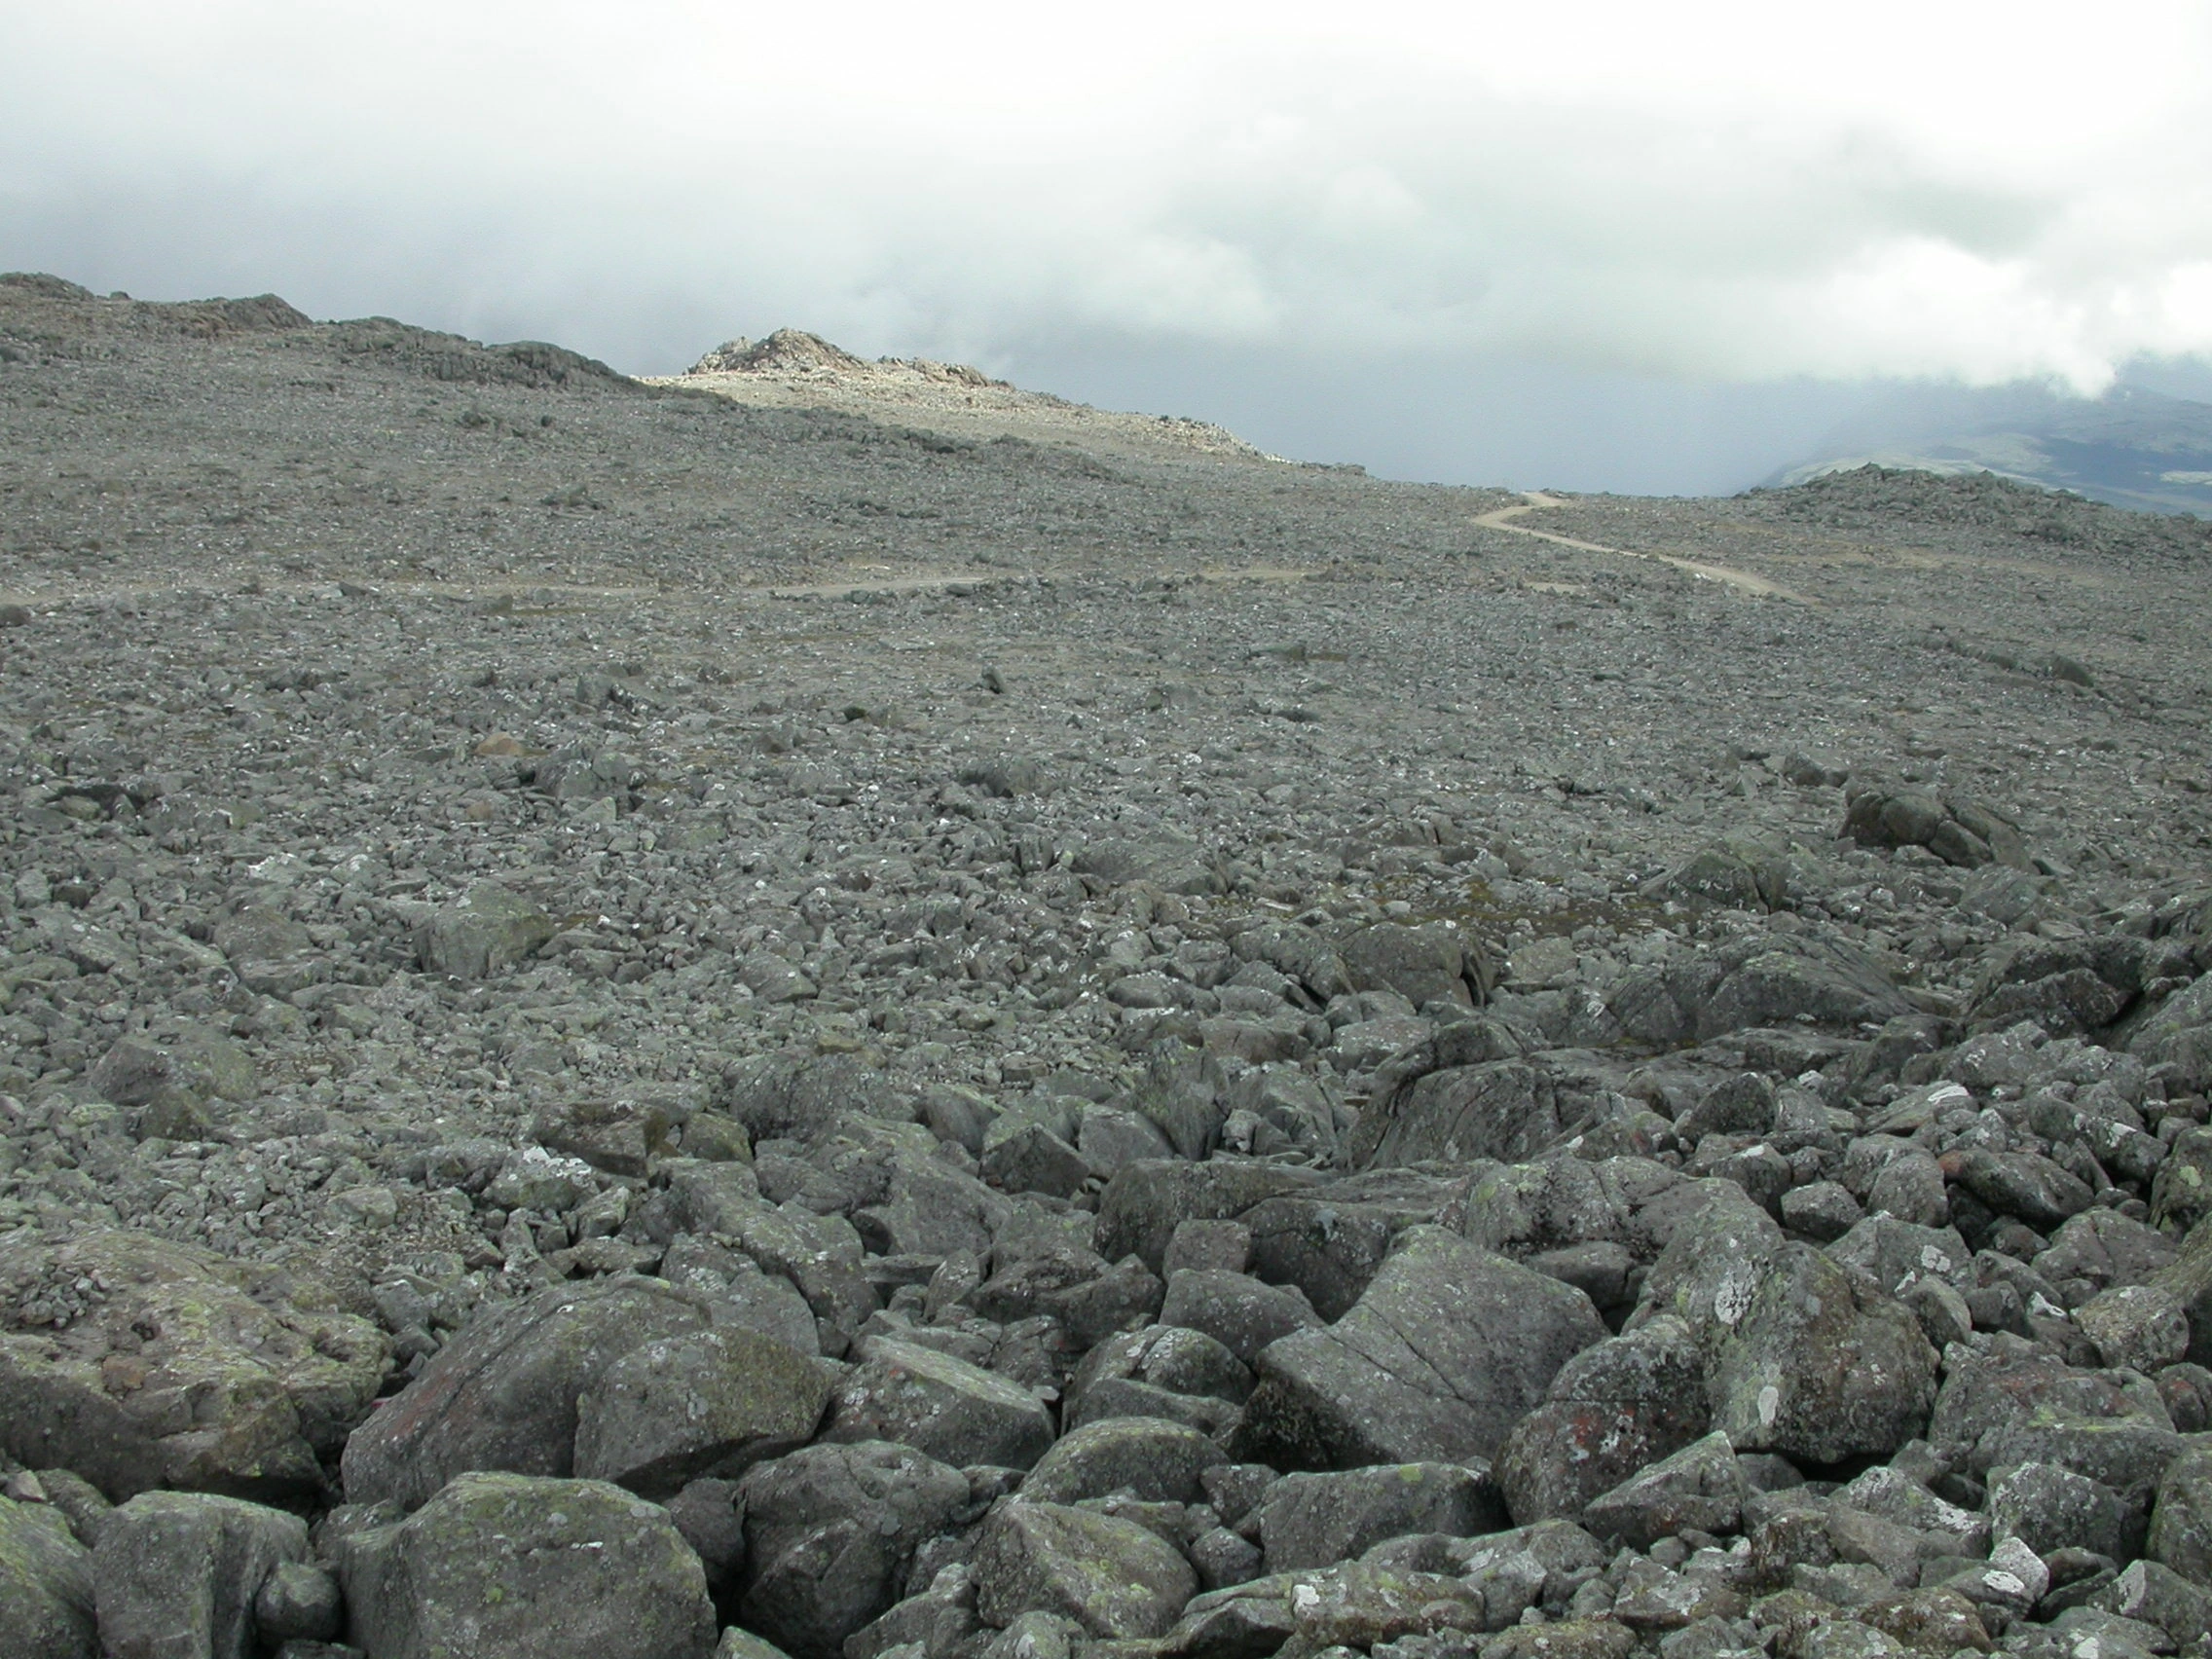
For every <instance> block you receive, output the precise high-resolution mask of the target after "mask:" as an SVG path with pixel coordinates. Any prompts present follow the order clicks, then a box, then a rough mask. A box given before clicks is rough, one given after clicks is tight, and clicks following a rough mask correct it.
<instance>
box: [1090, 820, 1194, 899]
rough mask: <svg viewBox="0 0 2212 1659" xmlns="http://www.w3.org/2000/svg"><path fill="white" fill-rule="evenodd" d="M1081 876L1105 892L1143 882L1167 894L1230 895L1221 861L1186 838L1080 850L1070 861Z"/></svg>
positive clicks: (1109, 842)
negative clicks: (1087, 878)
mask: <svg viewBox="0 0 2212 1659" xmlns="http://www.w3.org/2000/svg"><path fill="white" fill-rule="evenodd" d="M1071 862H1072V864H1073V866H1074V868H1075V872H1076V874H1078V875H1083V876H1088V877H1090V878H1092V879H1093V880H1094V881H1096V882H1097V883H1098V884H1099V886H1100V887H1101V888H1111V887H1122V886H1125V885H1127V884H1128V883H1130V882H1132V881H1141V882H1145V883H1148V884H1150V885H1151V886H1154V887H1157V888H1160V889H1161V891H1162V892H1166V893H1182V894H1190V895H1199V894H1217V893H1227V892H1228V891H1229V878H1228V876H1227V875H1226V874H1225V873H1224V871H1223V867H1222V862H1221V855H1220V854H1219V853H1217V852H1215V851H1213V850H1212V849H1211V848H1208V847H1204V846H1201V845H1199V844H1198V842H1197V841H1194V840H1191V839H1189V838H1188V837H1186V836H1182V835H1175V834H1169V833H1167V832H1165V831H1162V832H1161V833H1158V834H1154V835H1149V836H1137V837H1121V836H1108V837H1104V838H1102V839H1100V840H1096V841H1092V842H1089V843H1088V845H1086V846H1084V847H1082V848H1080V849H1078V850H1077V852H1076V854H1075V857H1074V859H1073V860H1072V861H1071Z"/></svg>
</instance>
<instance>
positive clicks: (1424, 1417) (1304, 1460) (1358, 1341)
mask: <svg viewBox="0 0 2212 1659" xmlns="http://www.w3.org/2000/svg"><path fill="white" fill-rule="evenodd" d="M1603 1338H1604V1325H1603V1324H1602V1323H1601V1322H1600V1321H1599V1318H1598V1314H1597V1310H1596V1309H1593V1308H1592V1307H1591V1306H1590V1299H1589V1298H1588V1297H1586V1296H1584V1295H1583V1294H1582V1293H1581V1292H1580V1291H1578V1290H1574V1289H1572V1288H1571V1287H1569V1286H1567V1285H1564V1284H1561V1283H1560V1282H1559V1281H1558V1280H1556V1279H1551V1278H1546V1277H1545V1276H1544V1275H1543V1274H1541V1273H1536V1272H1530V1270H1528V1269H1527V1268H1523V1267H1520V1266H1517V1265H1516V1264H1514V1263H1512V1262H1509V1261H1507V1260H1505V1259H1504V1258H1503V1257H1501V1256H1493V1255H1492V1254H1490V1253H1489V1252H1487V1251H1484V1250H1480V1249H1477V1248H1476V1247H1475V1246H1473V1245H1471V1244H1469V1243H1467V1242H1466V1241H1465V1240H1464V1239H1461V1238H1459V1237H1457V1236H1456V1235H1452V1234H1449V1233H1446V1232H1444V1231H1443V1230H1442V1229H1441V1228H1431V1227H1419V1228H1414V1229H1411V1230H1409V1231H1408V1232H1407V1233H1406V1234H1405V1235H1403V1236H1402V1237H1401V1239H1400V1241H1399V1245H1398V1248H1397V1251H1396V1252H1395V1253H1394V1254H1393V1255H1392V1256H1391V1258H1390V1259H1389V1260H1388V1261H1387V1262H1385V1263H1384V1264H1383V1271H1382V1272H1380V1273H1378V1274H1377V1275H1376V1279H1375V1282H1374V1283H1373V1284H1371V1285H1370V1286H1369V1287H1368V1289H1367V1292H1366V1294H1365V1295H1363V1296H1362V1297H1361V1298H1360V1300H1359V1302H1358V1304H1357V1306H1355V1307H1354V1308H1353V1309H1351V1311H1350V1312H1348V1313H1346V1315H1345V1316H1344V1317H1343V1318H1342V1319H1340V1320H1338V1321H1337V1322H1336V1324H1334V1325H1332V1326H1329V1327H1327V1328H1326V1329H1323V1330H1316V1331H1301V1332H1299V1333H1297V1334H1295V1335H1293V1336H1289V1337H1285V1338H1283V1339H1282V1340H1281V1341H1279V1342H1277V1343H1274V1344H1272V1346H1269V1347H1268V1348H1267V1349H1266V1350H1265V1351H1264V1352H1263V1353H1262V1354H1261V1356H1260V1365H1259V1375H1260V1382H1259V1385H1258V1387H1257V1388H1255V1389H1254V1391H1253V1394H1252V1398H1251V1399H1250V1400H1249V1401H1248V1402H1246V1405H1245V1415H1244V1420H1243V1424H1242V1426H1241V1428H1240V1429H1239V1430H1238V1440H1237V1448H1233V1450H1235V1451H1236V1452H1237V1455H1238V1456H1244V1457H1249V1458H1255V1459H1257V1460H1260V1461H1266V1462H1272V1463H1276V1464H1277V1465H1278V1466H1287V1467H1291V1468H1308V1469H1331V1468H1339V1469H1341V1468H1352V1467H1357V1466H1359V1465H1361V1464H1365V1463H1376V1462H1404V1461H1409V1460H1413V1459H1417V1458H1419V1457H1421V1456H1440V1457H1447V1458H1464V1457H1469V1456H1480V1457H1489V1456H1493V1455H1494V1454H1495V1452H1496V1450H1497V1447H1498V1445H1499V1444H1500V1442H1502V1440H1503V1439H1504V1437H1505V1434H1506V1431H1507V1430H1508V1429H1510V1428H1511V1427H1512V1425H1513V1423H1514V1422H1515V1421H1516V1420H1518V1419H1520V1418H1521V1416H1522V1415H1523V1414H1524V1413H1526V1412H1527V1411H1529V1410H1530V1407H1532V1406H1533V1405H1535V1404H1536V1402H1537V1401H1538V1400H1539V1399H1540V1398H1541V1397H1542V1394H1543V1390H1544V1389H1545V1388H1546V1387H1547V1386H1548V1385H1549V1383H1551V1380H1552V1378H1553V1376H1554V1375H1555V1374H1556V1373H1557V1372H1558V1370H1559V1368H1560V1367H1561V1366H1562V1365H1563V1364H1565V1363H1566V1361H1567V1358H1568V1357H1569V1356H1571V1355H1572V1354H1575V1353H1578V1352H1580V1351H1581V1350H1582V1349H1583V1348H1586V1347H1588V1346H1591V1345H1592V1344H1593V1343H1596V1342H1599V1341H1601V1340H1603ZM1238 1448H1240V1449H1241V1450H1238Z"/></svg>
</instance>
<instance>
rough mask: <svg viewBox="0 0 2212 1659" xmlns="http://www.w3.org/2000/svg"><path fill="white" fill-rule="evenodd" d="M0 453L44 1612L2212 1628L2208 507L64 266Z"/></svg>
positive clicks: (545, 1637)
mask: <svg viewBox="0 0 2212 1659" xmlns="http://www.w3.org/2000/svg"><path fill="white" fill-rule="evenodd" d="M1094 417H1095V418H1094ZM0 438H4V441H0V801H4V802H5V808H4V810H0V863H4V866H5V869H4V875H5V879H4V880H0V1152H4V1154H5V1161H4V1164H0V1169H4V1171H5V1173H4V1175H0V1655H5V1656H6V1659H92V1656H93V1655H102V1656H104V1659H248V1656H261V1659H273V1656H279V1655H280V1656H281V1659H361V1656H365V1659H461V1656H466V1659H571V1656H572V1659H709V1656H710V1655H716V1656H719V1659H780V1656H789V1659H1268V1656H1270V1655H1281V1656H1282V1659H1356V1656H1359V1655H1366V1656H1369V1659H1630V1656H1631V1655H1639V1654H1642V1655H1658V1656H1662V1659H1724V1656H1731V1655H1739V1654H1740V1655H1751V1654H1762V1655H1770V1656H1772V1659H1874V1656H1884V1655H1893V1654H1930V1655H1940V1656H1952V1655H1957V1654H1960V1653H1962V1652H1964V1653H1971V1654H1981V1653H1992V1652H2003V1653H2006V1654H2016V1655H2020V1656H2022V1659H2133V1656H2136V1655H2160V1656H2164V1655H2174V1654H2180V1655H2197V1656H2199V1659H2201V1656H2203V1655H2205V1654H2206V1653H2207V1636H2206V1633H2207V1631H2208V1630H2212V1126H2208V1125H2207V1122H2206V1119H2207V1107H2206V1095H2207V1090H2208V1088H2212V972H2208V971H2212V795H2208V794H2207V792H2208V791H2212V774H2208V772H2207V750H2206V739H2207V732H2206V720H2207V716H2208V710H2212V702H2208V698H2207V691H2208V685H2212V652H2208V650H2207V647H2206V644H2205V640H2206V629H2205V621H2206V614H2207V575H2208V573H2212V527H2208V526H2207V525H2206V524H2204V523H2201V522H2199V521H2197V520H2194V519H2189V518H2160V517H2155V516H2149V515H2140V514H2130V513H2127V512H2124V511H2121V510H2119V509H2117V508H2113V507H2108V506H2103V505H2099V504H2096V503H2092V502H2089V501H2085V500H2083V499H2081V498H2075V497H2069V496H2063V495H2056V494H2050V493H2046V492H2043V491H2038V490H2033V489H2029V488H2026V487H2024V486H2020V485H2016V484H2011V483H2007V482H2003V481H2000V480H1995V479H1991V478H1988V477H1972V476H1961V477H1936V476H1929V475H1922V474H1914V473H1902V472H1894V471H1883V470H1881V469H1878V468H1866V469H1861V470H1859V471H1854V472H1846V473H1838V474H1834V475H1829V476H1824V477H1821V478H1818V479H1815V480H1812V481H1810V482H1808V483H1805V484H1802V485H1798V486H1795V487H1791V488H1787V489H1777V490H1768V491H1759V492H1753V493H1751V494H1750V495H1746V496H1742V497H1737V498H1730V499H1724V500H1718V499H1716V500H1635V499H1622V498H1604V497H1570V496H1561V495H1536V496H1528V497H1523V496H1516V495H1512V494H1509V493H1506V492H1502V491H1479V490H1458V489H1442V488H1429V487H1421V486H1414V485H1406V484H1393V483H1386V482H1383V481H1379V480H1376V479H1372V478H1369V477H1367V476H1366V475H1364V474H1363V473H1361V472H1360V471H1358V470H1357V469H1356V468H1348V467H1322V466H1311V465H1301V464H1294V463H1291V462H1287V461H1280V460H1276V459H1273V458H1271V457H1268V456H1265V455H1262V454H1260V453H1259V452H1258V451H1256V450H1253V449H1251V448H1249V447H1248V446H1244V445H1242V444H1239V443H1236V442H1235V441H1234V440H1230V439H1228V438H1227V436H1226V434H1221V435H1216V434H1214V433H1213V432H1212V429H1210V428H1198V427H1197V426H1196V425H1195V424H1192V423H1187V422H1185V423H1179V422H1165V423H1161V422H1154V421H1149V420H1147V419H1145V418H1140V417H1134V416H1114V417H1111V418H1109V417H1104V416H1097V415H1096V412H1086V411H1082V410H1080V409H1078V408H1077V407H1076V406H1073V405H1068V404H1064V403H1060V402H1059V401H1058V400H1055V399H1048V398H1038V397H1035V396H1033V395H1031V394H1027V393H1018V392H1016V391H1014V388H1011V387H1004V386H1002V385H1000V384H999V383H996V382H993V381H991V380H989V379H987V378H986V377H984V376H981V375H978V374H976V373H975V372H974V371H966V370H956V369H948V368H945V367H943V366H942V365H933V364H919V363H887V364H877V365H872V366H871V365H868V364H864V363H861V362H860V361H859V360H858V359H855V358H851V357H849V356H847V355H846V354H844V353H842V352H839V351H836V350H834V349H833V348H830V347H829V346H827V345H826V344H825V343H823V342H820V341H814V340H811V338H810V337H806V336H799V335H794V334H785V335H778V336H775V337H772V339H771V340H770V341H768V342H765V343H763V344H762V345H761V346H760V347H752V346H745V345H743V344H742V343H740V344H737V345H733V346H731V347H729V348H726V349H724V350H720V351H718V352H712V353H710V354H709V356H708V358H707V359H705V360H704V361H703V362H702V364H701V366H700V368H699V369H698V370H697V371H696V372H694V373H692V374H690V375H684V376H677V377H674V378H672V379H669V380H665V381H660V382H655V383H650V384H647V383H644V382H639V381H634V380H631V379H628V378H626V377H624V376H621V375H618V374H616V373H614V372H613V371H611V370H609V369H608V368H607V367H606V366H604V365H602V364H599V363H596V362H593V361H591V360H589V359H588V358H585V357H581V356H579V355H577V354H575V353H573V352H571V351H567V350H561V349H559V348H556V347H552V346H544V345H533V344H523V345H509V346H483V345H480V344H477V343H475V342H472V341H467V340H462V339H459V338H455V337H452V336H446V335H439V334H434V333H430V332H427V331H424V330H422V329H417V328H413V327H409V326H406V325H403V324H401V323H397V322H393V321H390V320H388V319H370V320H366V321H354V322H341V323H317V322H313V321H311V320H310V319H309V318H307V317H306V316H304V315H302V314H301V313H298V312H297V311H295V310H293V309H292V308H291V307H290V306H288V305H286V304H284V303H283V302H282V301H280V300H276V299H275V298H268V297H265V298H262V299H258V300H242V301H240V300H223V301H203V302H194V303H186V304H147V303H140V302H137V301H133V300H130V299H129V298H126V297H123V296H113V297H109V298H99V297H95V296H93V295H92V294H90V293H87V292H86V291H84V290H83V289H81V288H78V287H76V286H74V285H72V284H70V283H68V282H65V281H62V280H60V279H58V278H55V277H46V276H9V277H5V278H0Z"/></svg>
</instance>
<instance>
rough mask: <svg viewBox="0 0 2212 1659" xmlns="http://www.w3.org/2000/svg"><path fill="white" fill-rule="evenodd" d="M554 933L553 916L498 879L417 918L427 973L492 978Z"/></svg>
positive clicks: (417, 935)
mask: <svg viewBox="0 0 2212 1659" xmlns="http://www.w3.org/2000/svg"><path fill="white" fill-rule="evenodd" d="M553 934H554V924H553V919H552V917H550V916H548V915H546V913H545V912H544V911H543V910H540V909H539V908H538V907H537V906H536V905H535V904H533V903H531V902H530V901H529V900H527V899H525V898H523V897H522V896H521V895H519V894H516V893H513V892H510V891H509V890H508V889H506V888H504V887H501V886H500V885H499V884H498V882H494V881H480V882H478V883H476V885H475V886H473V887H471V888H469V890H468V891H467V892H466V893H464V894H462V895H461V897H460V898H459V899H457V900H455V901H454V902H453V903H450V904H441V905H438V906H436V907H435V908H433V909H431V910H430V911H429V912H428V913H427V914H426V915H424V917H423V918H422V920H421V921H419V922H417V923H416V924H415V950H416V954H417V955H418V956H419V957H420V958H421V959H422V963H423V968H424V972H425V973H430V974H445V975H448V976H450V977H453V978H456V979H488V978H491V977H494V976H495V975H498V974H504V973H506V972H507V971H508V970H509V969H511V968H513V967H515V966H516V965H517V964H519V963H521V962H523V961H524V960H526V959H527V958H528V957H530V956H531V955H532V954H533V953H535V951H536V949H537V947H538V946H539V945H541V944H543V943H544V942H545V941H546V940H549V939H551V938H552V937H553Z"/></svg>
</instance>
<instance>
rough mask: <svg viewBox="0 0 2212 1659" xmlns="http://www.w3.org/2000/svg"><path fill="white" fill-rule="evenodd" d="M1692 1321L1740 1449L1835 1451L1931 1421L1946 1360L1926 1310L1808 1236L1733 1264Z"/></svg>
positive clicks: (1720, 1414) (1856, 1450)
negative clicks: (1918, 1313) (1926, 1330)
mask: <svg viewBox="0 0 2212 1659" xmlns="http://www.w3.org/2000/svg"><path fill="white" fill-rule="evenodd" d="M1690 1324H1691V1329H1692V1330H1693V1331H1694V1332H1695V1333H1696V1334H1697V1336H1698V1339H1699V1344H1700V1346H1701V1347H1703V1349H1704V1350H1705V1356H1706V1391H1707V1397H1708V1398H1709V1399H1710V1400H1711V1402H1712V1405H1713V1423H1714V1427H1715V1428H1716V1429H1718V1430H1720V1431H1721V1432H1722V1433H1724V1434H1726V1435H1727V1436H1728V1438H1729V1440H1730V1441H1731V1442H1732V1443H1733V1444H1734V1445H1735V1446H1736V1448H1737V1449H1738V1450H1739V1451H1745V1452H1779V1453H1781V1454H1783V1455H1784V1456H1788V1457H1792V1458H1797V1459H1800V1460H1809V1461H1812V1462H1816V1463H1833V1462H1839V1461H1841V1460H1842V1459H1843V1458H1845V1457H1849V1456H1860V1455H1862V1454H1868V1453H1871V1454H1874V1455H1876V1456H1887V1455H1888V1454H1890V1453H1892V1452H1894V1451H1896V1450H1897V1449H1898V1448H1899V1446H1901V1445H1903V1444H1904V1443H1905V1442H1906V1441H1907V1440H1910V1439H1912V1438H1914V1437H1915V1436H1916V1435H1918V1434H1919V1433H1920V1432H1921V1431H1922V1429H1924V1428H1925V1427H1926V1426H1927V1423H1928V1417H1929V1412H1930V1410H1931V1409H1932V1408H1933V1407H1934V1405H1935V1403H1936V1383H1937V1360H1936V1350H1935V1348H1934V1347H1932V1346H1930V1345H1929V1342H1928V1339H1927V1337H1926V1336H1925V1335H1923V1334H1922V1332H1921V1328H1920V1323H1919V1321H1918V1320H1917V1319H1915V1318H1914V1317H1913V1315H1912V1313H1911V1312H1910V1310H1908V1309H1906V1308H1905V1307H1904V1306H1903V1305H1902V1304H1900V1303H1899V1302H1897V1301H1896V1300H1895V1299H1894V1298H1892V1297H1890V1296H1887V1295H1885V1294H1884V1293H1883V1292H1882V1290H1881V1289H1880V1288H1879V1287H1878V1286H1876V1285H1875V1284H1874V1282H1873V1281H1872V1280H1870V1279H1868V1278H1866V1277H1864V1276H1863V1275H1862V1274H1859V1273H1855V1272H1850V1271H1849V1270H1848V1269H1845V1268H1841V1267H1838V1266H1837V1265H1836V1264H1835V1263H1834V1262H1833V1261H1831V1260H1829V1259H1828V1258H1827V1257H1826V1256H1825V1255H1823V1254H1822V1253H1821V1252H1820V1251H1819V1250H1817V1249H1815V1248H1813V1247H1812V1246H1811V1245H1809V1244H1799V1243H1794V1242H1792V1243H1785V1244H1783V1245H1782V1246H1781V1247H1780V1248H1779V1249H1777V1250H1775V1251H1774V1252H1773V1253H1772V1254H1770V1255H1766V1256H1764V1257H1763V1259H1754V1260H1747V1261H1740V1262H1738V1263H1736V1264H1734V1266H1733V1267H1732V1268H1731V1269H1730V1270H1729V1271H1728V1272H1723V1273H1722V1274H1721V1275H1720V1276H1719V1279H1718V1282H1716V1283H1715V1284H1714V1286H1713V1288H1712V1292H1711V1295H1710V1297H1707V1298H1704V1299H1702V1301H1701V1304H1700V1305H1699V1306H1698V1307H1697V1309H1696V1311H1695V1314H1694V1316H1693V1318H1692V1319H1691V1321H1690Z"/></svg>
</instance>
